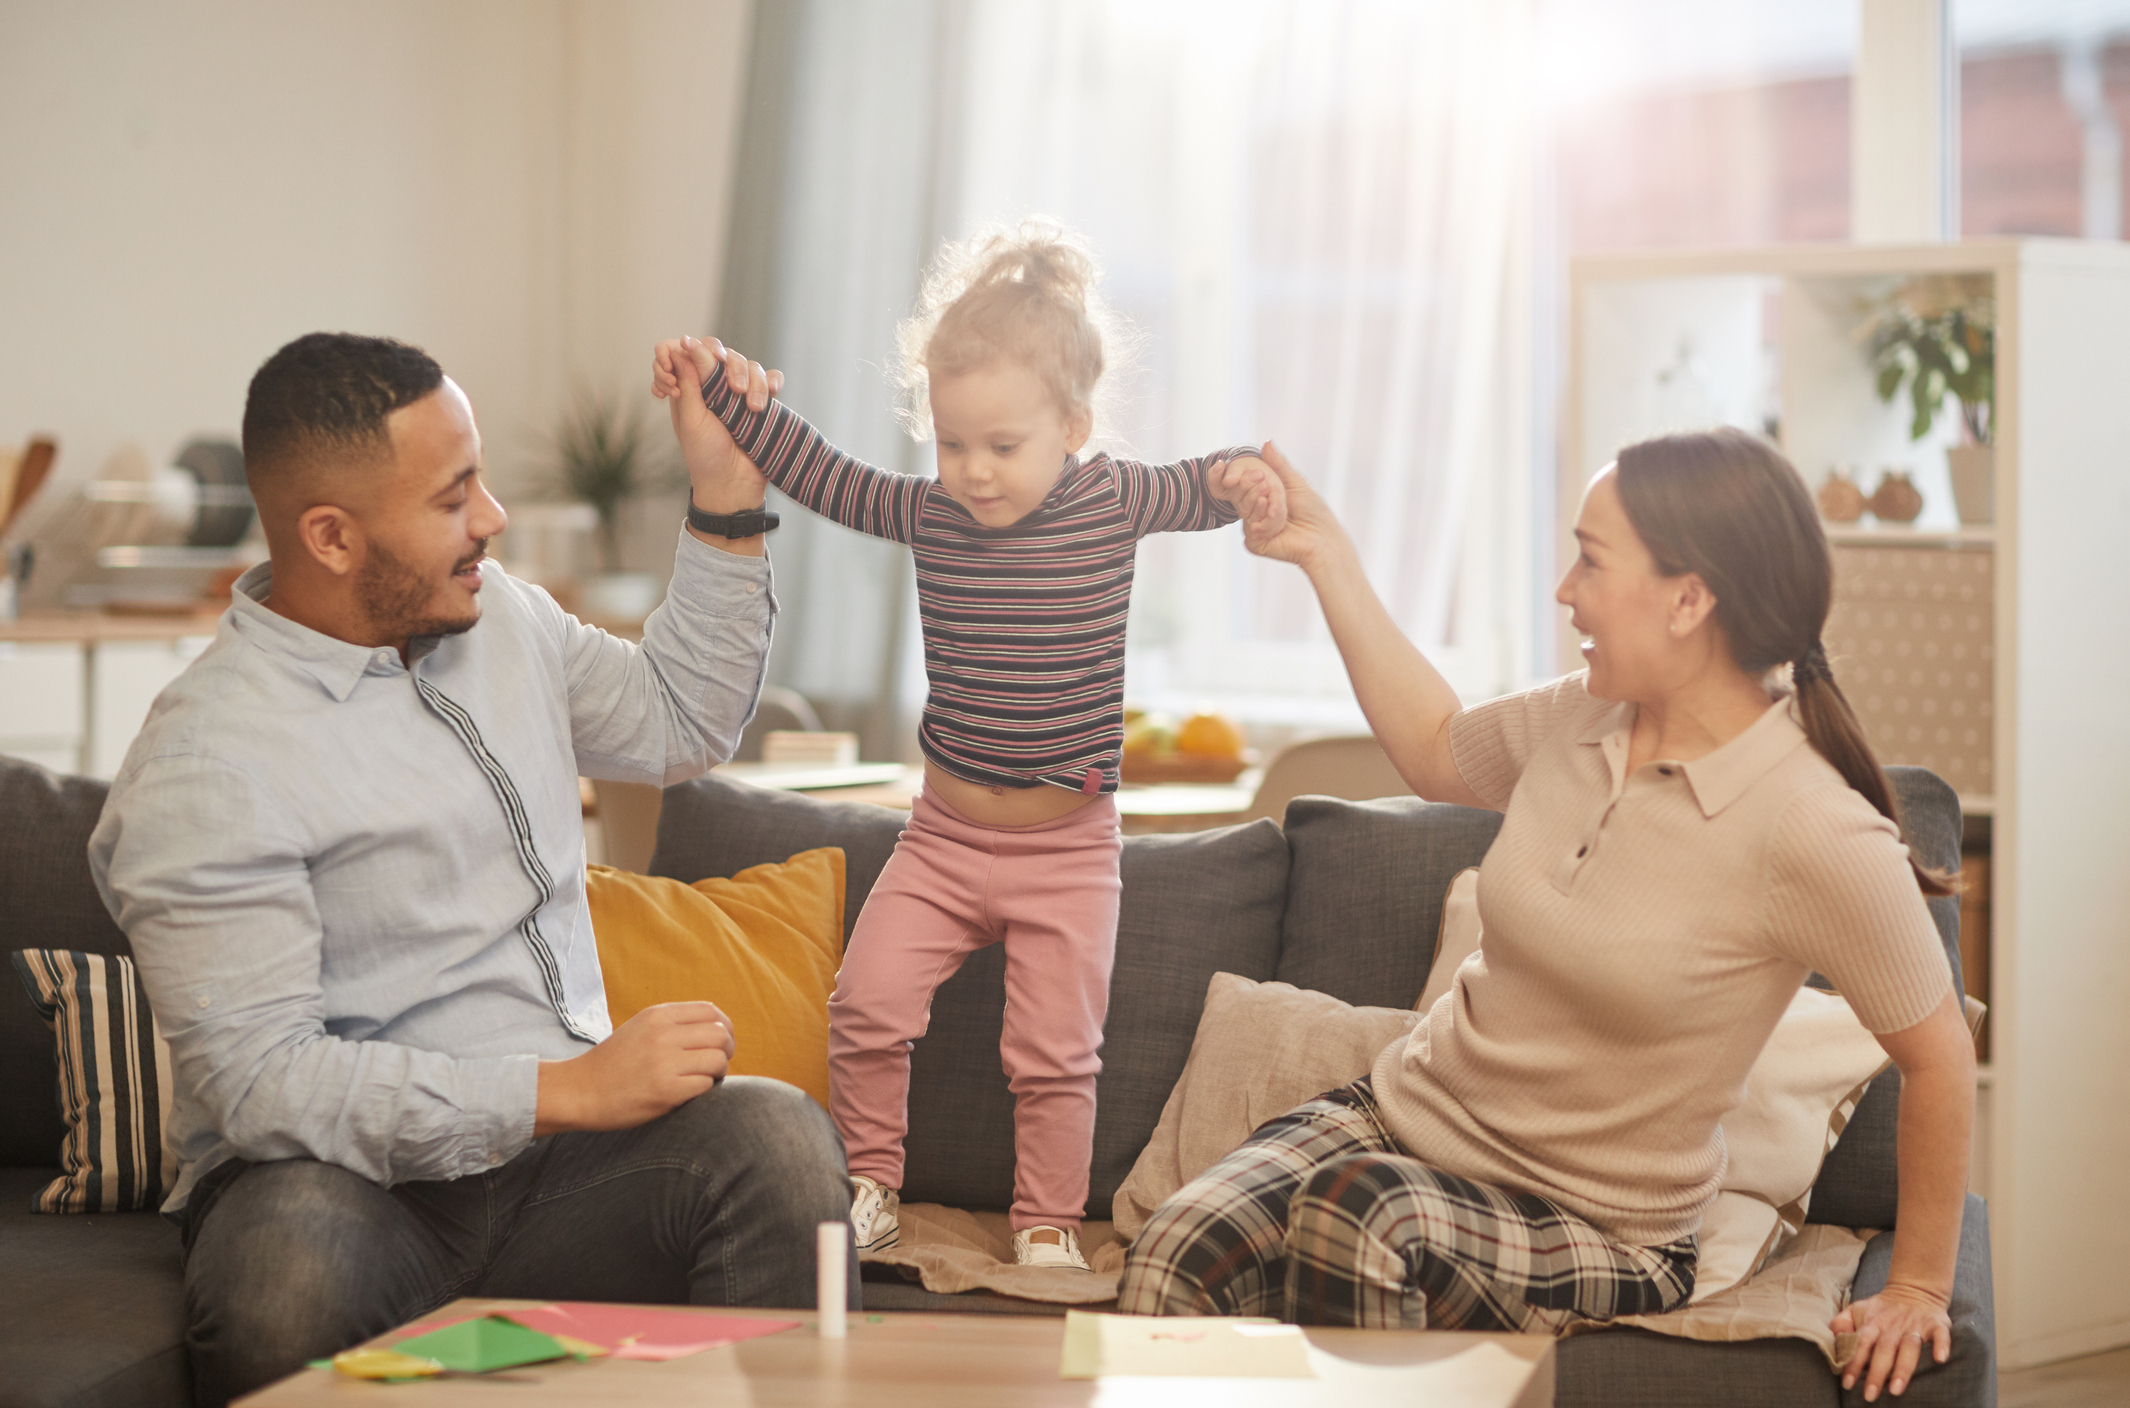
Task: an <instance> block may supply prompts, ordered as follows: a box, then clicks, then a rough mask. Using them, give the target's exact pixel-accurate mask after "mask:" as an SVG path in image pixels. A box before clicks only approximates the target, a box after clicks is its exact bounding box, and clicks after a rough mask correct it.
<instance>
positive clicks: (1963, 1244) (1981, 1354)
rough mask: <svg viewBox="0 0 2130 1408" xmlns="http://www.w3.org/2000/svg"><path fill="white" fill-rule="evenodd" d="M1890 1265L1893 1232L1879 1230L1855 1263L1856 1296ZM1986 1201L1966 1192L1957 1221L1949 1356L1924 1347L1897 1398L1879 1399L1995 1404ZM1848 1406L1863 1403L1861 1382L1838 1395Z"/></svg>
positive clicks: (1928, 1404)
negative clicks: (1934, 1356)
mask: <svg viewBox="0 0 2130 1408" xmlns="http://www.w3.org/2000/svg"><path fill="white" fill-rule="evenodd" d="M1892 1266H1893V1234H1892V1233H1891V1232H1881V1233H1880V1234H1879V1235H1878V1236H1876V1237H1873V1238H1872V1239H1871V1242H1870V1244H1869V1245H1868V1246H1866V1247H1865V1248H1864V1260H1863V1262H1862V1264H1860V1265H1859V1266H1858V1267H1857V1268H1856V1281H1855V1283H1854V1286H1853V1288H1852V1294H1853V1296H1854V1298H1855V1299H1857V1300H1862V1299H1863V1298H1864V1297H1866V1296H1871V1295H1877V1294H1878V1293H1879V1292H1880V1291H1881V1290H1884V1289H1885V1286H1886V1274H1887V1272H1888V1271H1889V1270H1891V1268H1892ZM1990 1276H1991V1272H1990V1254H1989V1204H1988V1203H1985V1202H1983V1201H1982V1199H1980V1198H1978V1197H1976V1196H1975V1195H1974V1194H1973V1193H1970V1194H1968V1195H1967V1213H1966V1215H1965V1216H1964V1217H1963V1218H1962V1219H1961V1221H1960V1262H1959V1265H1958V1267H1957V1268H1956V1269H1955V1270H1954V1272H1953V1293H1952V1307H1951V1309H1952V1333H1953V1348H1952V1358H1951V1359H1948V1360H1947V1361H1945V1362H1944V1363H1943V1364H1938V1363H1934V1362H1933V1361H1932V1360H1931V1357H1930V1355H1929V1354H1928V1353H1926V1354H1925V1355H1924V1357H1923V1365H1922V1367H1921V1368H1920V1369H1919V1371H1918V1372H1917V1374H1916V1376H1915V1381H1914V1382H1913V1383H1911V1384H1909V1386H1908V1391H1907V1392H1906V1393H1904V1394H1902V1395H1901V1396H1900V1397H1899V1398H1898V1399H1889V1398H1887V1397H1886V1396H1885V1395H1883V1394H1881V1395H1880V1397H1879V1402H1880V1403H1881V1404H1884V1403H1900V1404H1902V1405H1904V1406H1905V1405H1914V1408H1935V1405H1940V1404H1943V1405H1948V1406H1950V1405H1958V1408H1995V1405H1996V1402H1997V1306H1996V1300H1995V1297H1994V1296H1993V1294H1992V1292H1991V1289H1990ZM1842 1402H1843V1403H1844V1404H1846V1405H1851V1408H1862V1405H1863V1402H1864V1384H1863V1381H1862V1380H1861V1379H1859V1380H1858V1381H1857V1385H1856V1387H1855V1388H1852V1389H1850V1390H1849V1391H1848V1392H1847V1393H1845V1394H1843V1395H1842Z"/></svg>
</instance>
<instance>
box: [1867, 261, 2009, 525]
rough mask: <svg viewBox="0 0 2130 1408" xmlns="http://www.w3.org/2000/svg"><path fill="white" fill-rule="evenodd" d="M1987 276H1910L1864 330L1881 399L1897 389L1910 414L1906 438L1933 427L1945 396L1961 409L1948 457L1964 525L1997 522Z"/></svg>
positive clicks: (1992, 327)
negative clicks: (1962, 439)
mask: <svg viewBox="0 0 2130 1408" xmlns="http://www.w3.org/2000/svg"><path fill="white" fill-rule="evenodd" d="M1991 289H1992V285H1991V282H1990V276H1989V275H1987V274H1930V275H1925V276H1923V277H1920V278H1914V279H1910V280H1909V281H1908V282H1906V283H1904V284H1902V285H1901V287H1900V288H1899V289H1897V290H1895V291H1894V293H1893V295H1892V296H1891V297H1890V298H1888V299H1886V300H1885V301H1884V302H1883V303H1881V304H1880V305H1878V307H1877V309H1876V310H1875V312H1874V314H1873V316H1872V318H1871V319H1870V321H1869V322H1868V323H1867V324H1866V325H1865V328H1864V330H1863V331H1864V336H1865V338H1866V343H1867V348H1868V351H1869V355H1870V358H1871V365H1872V368H1873V370H1874V371H1875V372H1876V374H1877V377H1878V392H1879V399H1880V400H1881V401H1886V402H1891V401H1892V400H1893V398H1894V397H1895V396H1897V395H1899V394H1900V392H1901V389H1902V387H1903V386H1906V387H1907V389H1908V400H1909V404H1910V406H1911V407H1913V409H1914V415H1913V416H1912V418H1911V419H1910V421H1909V424H1908V438H1909V439H1911V440H1920V439H1922V438H1923V437H1924V436H1925V435H1928V434H1929V433H1930V428H1931V426H1933V425H1935V424H1936V423H1937V419H1938V413H1939V412H1940V411H1941V410H1942V409H1943V408H1944V405H1945V398H1946V397H1947V396H1948V395H1949V396H1951V397H1953V398H1954V399H1955V400H1957V401H1958V402H1959V404H1960V420H1961V425H1962V427H1963V428H1964V430H1965V432H1966V443H1965V444H1962V445H1956V446H1954V447H1953V448H1951V449H1950V450H1948V451H1947V452H1946V460H1947V462H1948V464H1949V466H1950V468H1951V470H1952V484H1953V499H1954V501H1955V502H1956V504H1957V505H1958V507H1959V511H1960V521H1961V522H1962V523H1990V522H1994V521H1995V519H1996V486H1995V475H1994V472H1993V471H1994V458H1995V457H1994V454H1993V452H1992V449H1991V442H1990V436H1991V432H1992V431H1993V429H1994V426H1993V424H1992V421H1993V419H1994V417H1993V410H1994V408H1995V405H1996V397H1997V307H1996V299H1995V297H1994V295H1993V293H1992V291H1991Z"/></svg>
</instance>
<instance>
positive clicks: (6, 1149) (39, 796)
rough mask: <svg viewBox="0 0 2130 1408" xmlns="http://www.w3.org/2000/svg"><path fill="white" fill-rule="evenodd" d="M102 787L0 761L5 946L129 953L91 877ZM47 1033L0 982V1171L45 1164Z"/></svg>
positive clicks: (11, 987)
mask: <svg viewBox="0 0 2130 1408" xmlns="http://www.w3.org/2000/svg"><path fill="white" fill-rule="evenodd" d="M106 790H107V784H105V783H102V782H99V781H97V780H95V779H94V778H87V777H61V776H60V775H59V774H57V773H54V772H49V771H47V770H46V769H44V768H41V767H38V766H37V765H36V764H35V763H27V762H24V761H22V760H21V759H19V758H6V757H0V922H4V923H5V924H6V926H7V928H6V933H7V940H8V942H7V947H8V948H11V949H14V948H67V949H83V950H86V951H87V952H90V953H126V954H130V953H131V952H132V950H131V949H130V948H128V947H127V944H126V936H125V935H124V934H122V933H120V932H119V929H118V926H117V925H116V924H114V923H112V922H111V916H110V914H109V913H108V912H107V911H106V910H105V909H104V906H103V901H102V900H100V899H99V898H97V894H96V882H95V881H94V880H93V879H91V878H90V876H89V833H90V832H91V831H94V830H95V829H96V818H97V817H98V816H99V815H101V814H102V812H103V809H104V793H105V791H106ZM58 1079H59V1068H58V1066H57V1064H56V1063H55V1062H54V1061H53V1059H52V1032H51V1029H50V1028H49V1027H47V1026H45V1024H44V1019H43V1018H41V1017H39V1016H38V1015H37V1009H36V1008H35V1007H33V1006H32V1005H31V1004H30V999H29V995H28V994H27V993H25V992H23V991H22V988H21V986H20V985H19V984H16V983H12V982H0V1166H7V1165H25V1164H27V1165H35V1166H37V1167H49V1166H50V1165H51V1164H53V1163H54V1162H56V1161H57V1160H58V1158H59V1142H60V1141H61V1140H62V1139H64V1138H66V1124H65V1122H64V1121H63V1120H61V1119H60V1117H59V1101H58V1096H57V1092H58Z"/></svg>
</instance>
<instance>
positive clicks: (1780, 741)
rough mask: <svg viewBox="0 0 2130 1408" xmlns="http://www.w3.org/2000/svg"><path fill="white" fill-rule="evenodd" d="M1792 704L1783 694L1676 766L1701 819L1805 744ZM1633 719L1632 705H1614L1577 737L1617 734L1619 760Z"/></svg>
mask: <svg viewBox="0 0 2130 1408" xmlns="http://www.w3.org/2000/svg"><path fill="white" fill-rule="evenodd" d="M1791 703H1792V699H1791V696H1789V695H1784V696H1783V697H1782V698H1780V699H1777V700H1776V701H1775V702H1774V703H1772V704H1770V705H1768V707H1767V710H1766V711H1765V712H1764V713H1762V714H1761V716H1760V717H1759V718H1757V719H1755V720H1754V721H1753V722H1752V724H1751V725H1750V726H1749V727H1748V728H1747V729H1746V731H1745V732H1744V733H1741V734H1739V735H1738V736H1737V737H1736V738H1734V739H1732V740H1731V741H1730V742H1728V743H1726V744H1724V745H1723V746H1722V747H1721V748H1718V749H1717V750H1716V751H1715V752H1713V753H1709V754H1706V755H1704V756H1702V757H1699V758H1696V759H1694V760H1693V761H1692V762H1690V763H1682V764H1679V770H1680V771H1681V772H1684V773H1685V774H1686V781H1687V785H1688V786H1689V787H1691V788H1693V792H1694V800H1695V801H1696V802H1697V803H1699V804H1700V807H1701V814H1702V815H1703V816H1704V817H1713V816H1715V815H1716V814H1717V813H1718V812H1720V811H1722V810H1723V809H1724V808H1725V807H1728V806H1729V805H1730V804H1731V803H1733V802H1735V801H1737V800H1738V799H1739V798H1740V797H1742V796H1744V795H1745V793H1746V789H1747V788H1749V787H1751V786H1752V785H1753V784H1754V783H1756V782H1758V781H1759V780H1760V779H1761V778H1763V777H1766V776H1767V775H1768V774H1769V773H1770V772H1772V771H1773V770H1774V768H1775V765H1776V764H1777V763H1779V762H1781V761H1782V760H1783V759H1784V758H1787V757H1789V756H1790V754H1792V753H1794V752H1796V751H1797V750H1798V749H1799V748H1800V747H1804V746H1807V745H1808V744H1809V742H1810V740H1809V739H1807V738H1806V737H1805V731H1804V727H1803V725H1801V724H1799V723H1798V722H1797V718H1796V715H1795V714H1794V713H1793V712H1792V710H1791ZM1635 717H1636V709H1635V706H1634V705H1632V704H1617V705H1614V706H1613V707H1612V708H1610V709H1608V710H1606V711H1605V712H1603V713H1601V714H1599V715H1598V716H1597V717H1596V718H1594V719H1592V720H1591V721H1590V722H1589V723H1588V724H1586V725H1585V726H1584V727H1583V730H1582V732H1581V733H1580V734H1579V735H1577V738H1576V741H1577V742H1578V743H1583V744H1589V745H1600V744H1603V743H1604V742H1605V740H1606V739H1608V738H1611V737H1614V736H1616V735H1617V736H1619V738H1620V742H1619V753H1620V756H1621V757H1623V758H1624V757H1625V756H1626V753H1627V738H1626V735H1627V734H1628V733H1629V732H1631V731H1632V730H1633V728H1634V721H1635Z"/></svg>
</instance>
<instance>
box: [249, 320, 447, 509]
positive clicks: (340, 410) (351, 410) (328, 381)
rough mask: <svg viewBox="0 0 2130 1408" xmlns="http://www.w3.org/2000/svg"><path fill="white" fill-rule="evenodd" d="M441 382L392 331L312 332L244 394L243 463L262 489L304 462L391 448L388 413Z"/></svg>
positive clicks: (438, 370) (424, 356) (268, 365)
mask: <svg viewBox="0 0 2130 1408" xmlns="http://www.w3.org/2000/svg"><path fill="white" fill-rule="evenodd" d="M443 384H444V369H443V368H442V367H441V366H439V365H438V364H437V361H436V359H435V358H434V357H431V356H430V355H429V354H428V353H426V352H424V351H422V350H421V349H420V348H419V347H410V346H408V345H407V344H406V343H404V342H395V341H393V340H392V339H391V338H389V337H363V336H360V335H358V334H355V333H347V332H314V333H309V334H306V335H305V336H303V337H299V338H297V339H296V340H295V341H294V342H291V343H289V344H288V345H287V346H286V347H283V348H282V349H281V350H280V351H278V352H276V353H275V354H274V355H273V356H271V357H269V358H267V359H266V362H265V364H264V365H263V366H261V367H260V368H259V370H258V371H257V372H256V373H254V374H253V376H252V379H251V390H250V391H249V392H248V393H247V394H246V396H245V398H244V469H245V477H246V478H248V479H249V480H250V481H251V486H252V492H253V493H254V494H257V493H258V492H259V491H260V489H261V488H262V487H263V485H264V484H265V483H267V482H270V481H272V480H275V479H279V478H281V477H283V476H284V475H286V474H288V473H289V472H290V471H294V470H299V469H301V468H302V467H303V466H304V465H305V464H306V463H307V462H313V461H316V460H320V459H329V458H330V459H343V458H346V459H367V458H371V457H378V456H386V455H389V454H390V453H391V448H392V434H391V431H389V430H388V429H386V427H385V418H386V417H387V416H389V415H391V414H392V413H393V412H394V411H396V410H398V409H400V408H401V407H402V406H411V405H413V404H414V403H415V402H416V401H419V400H421V399H422V398H423V397H424V396H427V395H428V394H429V393H430V392H432V391H434V390H436V388H437V387H439V386H441V385H443Z"/></svg>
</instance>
